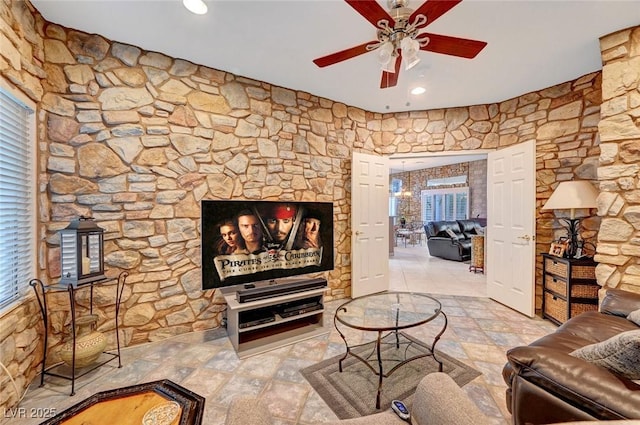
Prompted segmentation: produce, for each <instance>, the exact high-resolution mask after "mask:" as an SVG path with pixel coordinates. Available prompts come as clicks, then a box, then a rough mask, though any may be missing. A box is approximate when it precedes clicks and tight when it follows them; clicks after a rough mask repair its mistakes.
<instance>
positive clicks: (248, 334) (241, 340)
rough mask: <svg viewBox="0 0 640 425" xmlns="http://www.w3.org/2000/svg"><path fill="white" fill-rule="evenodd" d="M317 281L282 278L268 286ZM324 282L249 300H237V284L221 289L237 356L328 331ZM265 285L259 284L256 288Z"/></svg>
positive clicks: (287, 343) (262, 351) (271, 348)
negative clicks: (315, 285) (321, 284)
mask: <svg viewBox="0 0 640 425" xmlns="http://www.w3.org/2000/svg"><path fill="white" fill-rule="evenodd" d="M317 280H318V279H296V280H283V281H282V282H283V283H278V284H276V285H274V284H272V283H271V284H269V283H267V285H268V287H277V286H280V285H283V286H282V287H283V288H286V285H289V284H295V283H299V282H302V283H305V282H308V281H317ZM322 280H324V279H322ZM324 282H325V284H324V286H322V287H315V288H311V289H304V290H298V291H295V292H287V291H286V290H284V291H281V292H277V293H276V295H272V296H269V297H265V298H260V299H256V300H252V301H246V302H239V301H238V295H237V291H238V288H237V287H227V288H222V289H221V292H222V295H223V296H224V299H225V301H226V302H227V333H228V335H229V339H230V340H231V344H232V345H233V347H234V348H235V349H236V352H237V353H238V357H239V358H240V359H244V358H246V357H249V356H253V355H256V354H261V353H264V352H267V351H270V350H274V349H276V348H280V347H284V346H286V345H290V344H294V343H296V342H299V341H303V340H305V339H309V338H314V337H316V336H319V335H325V334H328V333H329V330H328V329H327V328H326V327H325V326H324V317H323V316H324V291H325V290H326V280H324ZM294 286H295V285H294ZM303 286H304V285H303ZM262 287H264V286H261V285H260V284H257V285H256V288H255V289H260V288H262ZM240 288H244V286H240Z"/></svg>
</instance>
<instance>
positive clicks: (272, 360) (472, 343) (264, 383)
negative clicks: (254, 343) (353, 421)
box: [2, 246, 555, 425]
mask: <svg viewBox="0 0 640 425" xmlns="http://www.w3.org/2000/svg"><path fill="white" fill-rule="evenodd" d="M425 252H426V247H424V246H422V247H420V246H416V247H407V248H404V247H398V248H396V252H395V255H394V257H392V258H391V259H390V269H391V276H392V283H391V289H395V290H411V291H419V292H425V293H432V294H437V295H436V297H437V298H438V299H439V300H440V301H441V303H442V304H443V310H444V311H445V312H446V313H447V316H448V318H449V324H448V327H447V331H446V332H445V334H444V335H443V337H442V339H441V340H440V342H439V343H438V345H437V348H438V349H439V350H441V351H443V352H445V353H447V354H449V355H451V356H453V357H456V358H457V359H459V360H461V361H462V362H464V363H466V364H468V365H470V366H472V367H474V368H476V369H477V370H479V371H480V372H482V376H480V377H478V378H476V379H475V380H473V381H472V382H470V383H469V384H467V385H466V386H465V387H464V388H463V389H464V391H465V392H466V393H467V394H468V395H469V396H470V397H471V398H472V399H473V400H474V402H475V403H476V404H477V405H478V406H479V408H480V409H481V410H482V411H483V412H484V413H486V414H487V416H489V417H490V418H491V419H492V420H493V422H494V423H496V424H508V423H509V421H510V419H509V418H510V415H509V413H508V411H507V409H506V406H505V402H504V390H505V384H504V383H503V381H502V376H501V370H502V366H503V365H504V363H505V354H504V353H505V351H506V350H508V349H509V348H511V347H514V346H517V345H522V344H527V343H529V342H531V341H533V340H534V339H537V338H539V337H540V336H542V335H544V334H547V333H549V332H550V331H552V330H553V329H555V326H554V325H553V324H551V323H550V322H548V321H546V320H542V319H540V318H533V319H531V318H527V317H525V316H523V315H521V314H519V313H516V312H514V311H513V310H510V309H509V308H507V307H504V306H503V305H501V304H498V303H496V302H494V301H492V300H490V299H488V298H486V297H485V296H484V294H483V292H482V291H483V287H484V276H483V275H481V274H474V273H470V272H469V271H468V265H466V264H462V263H456V262H450V261H446V260H440V259H436V258H431V257H429V256H428V254H425ZM447 292H450V293H452V294H453V295H451V294H447ZM465 292H469V294H465ZM460 294H463V295H460ZM469 295H472V296H469ZM345 301H346V300H337V301H331V302H328V303H326V312H325V315H324V317H325V324H326V326H327V327H328V329H330V330H331V332H330V333H329V334H328V335H325V336H322V337H316V338H313V339H309V340H306V341H301V342H299V343H297V344H294V345H290V346H287V347H283V348H280V349H277V350H273V351H270V352H267V353H265V354H260V355H257V356H254V357H249V358H247V359H244V360H239V359H238V357H237V356H236V353H235V351H234V349H233V347H232V346H231V343H230V341H229V339H228V338H227V337H226V333H225V332H224V331H223V330H221V329H215V330H210V331H204V332H195V333H190V334H185V335H180V336H178V337H174V338H171V339H167V340H164V341H160V342H154V343H149V344H144V345H138V346H134V347H128V348H125V349H123V351H122V360H123V367H122V368H120V369H119V368H117V364H116V362H112V363H109V364H107V365H105V366H103V367H102V368H100V369H98V370H97V371H95V372H93V373H92V374H89V375H86V376H84V377H82V378H81V379H80V380H78V381H77V382H76V395H74V396H69V389H70V387H69V382H68V381H63V380H60V379H56V378H52V377H47V378H46V379H45V386H44V387H43V388H39V387H38V384H39V377H38V379H37V380H36V381H35V382H34V383H32V385H31V387H30V389H29V391H28V393H27V395H26V397H25V398H24V400H23V401H22V403H21V404H20V407H21V408H24V409H25V412H26V413H27V416H28V413H29V411H30V409H31V408H44V409H48V408H54V409H55V410H56V411H57V412H60V411H62V410H64V409H66V408H67V407H70V406H72V405H73V404H75V403H77V402H79V401H81V400H82V399H84V398H86V397H88V396H89V395H91V394H93V393H95V392H98V391H103V390H107V389H111V388H117V387H123V386H128V385H133V384H137V383H142V382H148V381H154V380H159V379H170V380H172V381H174V382H176V383H178V384H180V385H182V386H184V387H186V388H188V389H190V390H192V391H195V392H196V393H198V394H200V395H202V396H204V397H206V407H205V418H204V421H203V424H208V425H217V424H223V423H224V419H225V414H226V413H225V412H226V409H227V406H228V404H229V402H230V401H231V400H232V399H233V397H235V396H238V395H255V396H257V397H260V398H261V399H263V400H264V401H265V402H266V403H267V404H268V406H269V409H270V411H271V413H272V415H273V416H274V418H275V423H276V424H277V425H293V424H300V425H305V424H311V423H314V422H325V421H329V420H333V419H336V417H335V415H334V413H333V412H332V411H331V409H330V408H329V407H328V406H327V405H326V404H325V403H324V401H323V400H322V399H321V398H320V397H319V396H318V395H317V394H316V392H315V391H314V390H313V388H311V386H310V385H309V384H308V383H307V382H306V380H305V379H304V378H303V377H302V376H301V375H300V373H299V370H301V369H303V368H305V367H307V366H309V365H312V364H314V363H317V362H318V361H320V360H323V359H326V358H330V357H333V356H335V355H337V354H340V353H343V352H344V343H343V342H342V339H341V338H340V337H339V335H338V333H337V332H336V330H335V329H334V327H333V320H332V318H333V314H334V312H335V310H336V308H337V307H338V306H339V305H341V304H342V303H343V302H345ZM436 328H438V329H439V328H440V326H433V327H430V326H428V325H427V326H423V327H421V328H417V329H414V330H413V331H412V332H410V333H411V334H412V335H414V336H416V337H418V338H429V337H431V336H432V334H431V332H432V331H433V330H434V329H436ZM357 337H359V338H361V339H363V340H365V339H366V338H369V336H368V335H362V334H361V335H357ZM372 399H373V395H372ZM11 413H12V412H5V415H4V416H5V417H4V418H3V421H2V423H3V424H4V423H11V424H14V423H15V424H25V425H26V424H29V425H30V424H38V423H40V422H42V420H43V419H41V418H7V417H6V416H7V415H10V414H11ZM14 413H15V412H14Z"/></svg>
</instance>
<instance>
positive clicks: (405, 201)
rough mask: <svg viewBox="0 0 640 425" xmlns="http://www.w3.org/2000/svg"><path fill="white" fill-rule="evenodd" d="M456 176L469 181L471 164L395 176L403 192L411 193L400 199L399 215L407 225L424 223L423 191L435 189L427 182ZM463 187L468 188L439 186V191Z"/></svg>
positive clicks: (415, 171) (463, 163) (466, 163)
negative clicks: (418, 222) (404, 219)
mask: <svg viewBox="0 0 640 425" xmlns="http://www.w3.org/2000/svg"><path fill="white" fill-rule="evenodd" d="M485 165H486V164H485ZM455 176H467V180H468V178H469V177H468V176H469V163H468V162H462V163H459V164H452V165H444V166H441V167H432V168H424V169H422V170H414V171H406V172H401V173H396V174H393V176H392V177H394V178H397V179H400V180H402V190H403V191H409V192H411V196H409V197H399V198H398V214H399V215H400V216H401V217H405V218H406V220H407V223H412V222H417V221H422V196H421V195H422V191H423V190H426V189H434V188H430V187H427V180H429V179H439V178H443V177H455ZM463 186H466V184H459V185H450V186H439V187H438V189H445V188H449V187H463Z"/></svg>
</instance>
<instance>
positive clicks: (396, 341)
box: [334, 292, 447, 409]
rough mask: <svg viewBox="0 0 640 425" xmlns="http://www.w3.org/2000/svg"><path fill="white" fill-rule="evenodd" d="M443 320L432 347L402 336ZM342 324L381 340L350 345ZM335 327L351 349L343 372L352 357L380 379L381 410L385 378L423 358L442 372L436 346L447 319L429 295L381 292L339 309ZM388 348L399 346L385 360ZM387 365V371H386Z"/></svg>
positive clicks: (445, 327) (439, 306)
mask: <svg viewBox="0 0 640 425" xmlns="http://www.w3.org/2000/svg"><path fill="white" fill-rule="evenodd" d="M440 316H442V317H443V319H444V322H443V324H442V328H441V329H439V330H438V332H437V333H436V335H435V337H434V338H433V341H432V342H431V344H426V343H424V342H421V341H418V340H417V339H416V338H413V337H410V336H408V335H406V334H405V333H403V332H401V331H402V330H403V329H409V328H413V327H416V326H420V325H423V324H425V323H428V322H431V321H433V320H434V319H436V318H437V317H440ZM338 323H340V324H342V325H344V326H346V327H348V328H352V329H357V330H361V331H371V332H375V333H377V338H376V339H375V340H374V341H369V342H365V343H363V344H358V345H349V343H348V342H347V338H346V337H345V334H344V332H343V331H342V330H341V329H340V327H339V325H338ZM334 326H335V327H336V330H337V331H338V333H339V334H340V337H342V340H343V341H344V344H345V347H346V349H347V351H346V353H345V354H344V357H342V358H341V359H340V362H339V369H340V372H342V362H343V361H344V360H345V359H346V358H347V356H349V355H351V356H353V357H355V358H357V359H359V360H360V361H361V362H363V363H364V364H365V365H366V366H367V367H368V368H369V369H370V370H371V371H372V372H373V373H374V374H375V375H377V376H378V393H377V395H376V408H377V409H379V408H380V392H381V390H382V380H383V378H386V377H388V376H389V375H391V374H392V373H393V372H394V371H395V370H397V369H398V368H399V367H401V366H403V365H405V364H407V363H409V362H411V361H413V360H417V359H420V358H423V357H433V359H434V360H435V361H436V362H437V363H438V370H439V371H440V372H442V362H441V361H440V360H438V358H437V357H436V353H435V346H436V343H437V342H438V340H439V339H440V337H441V336H442V334H443V333H444V331H445V330H446V329H447V316H446V314H444V312H443V311H442V305H441V304H440V301H438V300H437V299H435V298H433V297H431V296H429V295H425V294H419V293H414V292H380V293H376V294H371V295H365V296H362V297H358V298H354V299H352V300H351V301H348V302H346V303H344V304H342V305H341V306H340V307H338V309H337V310H336V315H335V317H334ZM385 344H388V345H395V350H392V352H391V353H392V354H389V352H388V351H385V354H384V356H383V355H382V350H381V347H382V346H384V345H385ZM368 346H371V350H366V349H365V350H358V352H359V353H360V354H358V353H355V352H354V349H355V348H358V347H365V348H368ZM410 347H417V348H418V350H417V351H416V350H413V349H412V350H409V348H410ZM384 365H386V369H387V370H384V369H385V367H383V366H384Z"/></svg>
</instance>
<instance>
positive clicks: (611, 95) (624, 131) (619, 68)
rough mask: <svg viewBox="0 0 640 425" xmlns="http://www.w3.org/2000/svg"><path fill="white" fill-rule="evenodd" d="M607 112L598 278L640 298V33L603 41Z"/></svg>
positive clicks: (602, 152)
mask: <svg viewBox="0 0 640 425" xmlns="http://www.w3.org/2000/svg"><path fill="white" fill-rule="evenodd" d="M600 48H601V50H602V59H603V63H604V66H603V69H602V108H601V121H600V124H599V131H600V141H601V144H600V164H599V167H598V180H599V183H600V195H599V196H598V215H599V216H601V217H602V225H601V226H600V230H599V232H598V244H597V246H598V250H597V254H596V256H595V260H596V261H598V263H600V264H598V266H597V268H596V274H597V278H598V283H599V284H600V285H602V286H609V287H620V288H622V289H627V290H632V291H636V292H640V190H639V189H640V179H639V177H640V27H636V28H631V29H626V30H623V31H619V32H616V33H614V34H611V35H608V36H606V37H602V38H601V39H600Z"/></svg>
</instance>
